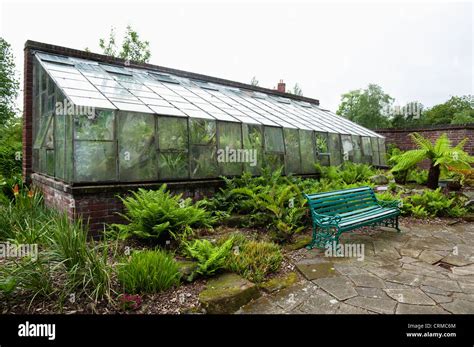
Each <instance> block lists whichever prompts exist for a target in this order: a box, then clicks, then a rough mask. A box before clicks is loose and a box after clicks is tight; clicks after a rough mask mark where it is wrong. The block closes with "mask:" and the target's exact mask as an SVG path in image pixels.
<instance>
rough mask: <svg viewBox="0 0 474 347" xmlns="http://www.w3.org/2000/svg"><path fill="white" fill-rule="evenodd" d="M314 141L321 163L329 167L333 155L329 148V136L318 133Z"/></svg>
mask: <svg viewBox="0 0 474 347" xmlns="http://www.w3.org/2000/svg"><path fill="white" fill-rule="evenodd" d="M314 141H315V148H316V155H317V158H318V161H319V163H320V164H321V165H323V166H329V165H330V157H331V154H330V153H329V147H328V134H327V133H318V132H317V133H315V137H314Z"/></svg>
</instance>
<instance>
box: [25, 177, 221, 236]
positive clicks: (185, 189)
mask: <svg viewBox="0 0 474 347" xmlns="http://www.w3.org/2000/svg"><path fill="white" fill-rule="evenodd" d="M32 183H33V185H34V186H35V187H36V188H37V189H39V190H40V191H41V192H42V193H43V196H44V202H45V205H46V206H48V207H50V208H53V209H55V210H58V211H64V212H66V213H67V215H68V216H69V218H70V219H71V220H73V219H77V218H82V220H83V221H84V222H85V223H86V222H88V223H89V230H90V233H91V235H92V236H97V235H100V233H101V232H103V230H104V226H105V225H106V224H112V223H124V222H125V220H124V219H123V217H121V216H119V215H118V213H123V212H124V208H123V204H122V201H121V200H120V199H119V198H118V195H119V194H120V195H121V196H124V195H126V194H127V192H129V191H130V190H135V189H137V188H138V187H139V186H133V187H128V186H126V185H125V186H122V187H113V186H100V187H87V188H81V187H72V186H70V185H68V184H65V183H63V182H60V181H56V180H54V179H52V178H49V177H46V176H43V175H40V174H36V173H34V174H33V175H32ZM220 184H222V181H219V182H218V183H217V182H213V183H211V182H199V183H196V182H182V183H178V182H177V183H169V184H168V188H169V190H170V191H171V192H172V193H173V194H178V193H183V198H188V197H190V198H192V199H193V200H199V199H202V198H204V197H206V196H211V195H212V194H214V193H215V191H216V189H217V188H216V187H218V186H219V185H220ZM156 186H159V185H155V187H156Z"/></svg>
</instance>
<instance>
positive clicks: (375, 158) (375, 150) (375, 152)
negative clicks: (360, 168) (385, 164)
mask: <svg viewBox="0 0 474 347" xmlns="http://www.w3.org/2000/svg"><path fill="white" fill-rule="evenodd" d="M370 142H371V145H372V163H373V165H376V166H377V165H380V152H379V141H378V139H377V137H371V138H370Z"/></svg>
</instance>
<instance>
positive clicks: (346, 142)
mask: <svg viewBox="0 0 474 347" xmlns="http://www.w3.org/2000/svg"><path fill="white" fill-rule="evenodd" d="M341 142H342V160H344V161H348V160H351V159H352V157H353V155H354V144H353V143H352V137H351V135H341Z"/></svg>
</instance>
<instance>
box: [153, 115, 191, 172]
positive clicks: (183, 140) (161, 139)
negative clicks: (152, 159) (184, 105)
mask: <svg viewBox="0 0 474 347" xmlns="http://www.w3.org/2000/svg"><path fill="white" fill-rule="evenodd" d="M188 147H189V145H188V120H187V118H179V117H161V116H160V117H158V148H159V160H158V163H159V168H158V174H159V177H160V179H185V178H189V157H188Z"/></svg>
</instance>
